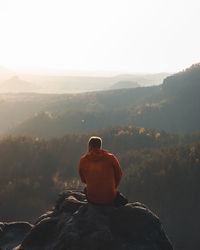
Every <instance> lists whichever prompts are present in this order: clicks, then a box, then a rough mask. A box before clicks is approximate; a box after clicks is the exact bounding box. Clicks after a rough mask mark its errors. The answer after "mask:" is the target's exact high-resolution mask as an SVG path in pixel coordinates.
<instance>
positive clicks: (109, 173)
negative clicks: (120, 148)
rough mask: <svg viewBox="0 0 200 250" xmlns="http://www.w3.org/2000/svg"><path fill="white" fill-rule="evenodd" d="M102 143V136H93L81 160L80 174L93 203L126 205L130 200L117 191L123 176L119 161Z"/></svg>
mask: <svg viewBox="0 0 200 250" xmlns="http://www.w3.org/2000/svg"><path fill="white" fill-rule="evenodd" d="M101 145H102V139H101V138H100V137H95V136H93V137H91V138H90V139H89V142H88V153H87V154H85V155H84V156H83V157H81V159H80V162H79V175H80V178H81V181H82V182H83V183H85V184H86V189H85V192H86V196H87V199H88V201H89V202H90V203H93V204H101V205H105V204H114V205H115V206H121V205H125V204H126V203H127V202H128V200H127V199H126V198H125V197H124V196H123V195H122V194H120V193H119V192H117V186H118V185H119V183H120V180H121V177H122V171H121V168H120V165H119V162H118V160H117V158H116V157H115V156H114V155H113V154H110V153H108V152H107V151H105V150H103V149H101Z"/></svg>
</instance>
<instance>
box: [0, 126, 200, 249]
mask: <svg viewBox="0 0 200 250" xmlns="http://www.w3.org/2000/svg"><path fill="white" fill-rule="evenodd" d="M96 134H97V135H100V136H101V137H102V138H103V147H104V149H107V150H109V151H110V152H111V153H115V155H116V156H117V157H118V159H119V162H120V164H121V168H122V171H123V178H122V181H121V184H120V187H119V189H120V191H122V192H123V193H124V194H125V195H126V196H127V197H128V198H129V200H131V201H140V202H142V203H144V204H146V205H147V206H148V207H149V208H150V209H152V210H154V211H155V212H156V213H157V214H158V215H159V216H160V218H161V221H162V223H163V224H164V225H165V227H166V230H167V232H168V233H169V237H170V239H171V240H172V242H173V244H174V245H175V249H176V250H187V249H191V248H190V246H191V245H192V246H193V248H192V249H195V250H197V249H198V247H199V244H200V240H199V234H198V228H199V206H200V202H199V199H198V197H199V188H200V183H199V178H200V165H199V164H200V143H199V141H200V134H199V133H196V134H193V135H175V134H171V133H168V132H165V131H157V130H155V129H144V128H139V127H138V128H135V127H118V128H112V129H104V130H101V131H96ZM90 135H92V134H83V135H66V136H64V137H60V138H59V137H57V138H56V137H55V138H51V139H48V140H45V139H39V138H37V137H30V136H18V137H12V136H9V137H5V138H2V139H1V140H0V159H1V161H0V221H14V220H15V221H16V220H28V221H32V222H33V221H34V219H36V218H37V217H38V216H39V215H40V214H41V213H42V212H44V211H46V210H47V209H48V208H50V207H51V206H52V205H53V204H52V202H53V201H54V200H55V198H56V197H57V194H58V193H59V192H60V191H61V190H63V189H64V188H79V189H82V188H83V186H82V185H81V183H80V179H79V177H78V162H79V159H80V157H81V155H83V154H84V153H86V151H87V141H88V138H89V136H90ZM13 208H14V212H13ZM191 211H192V213H191Z"/></svg>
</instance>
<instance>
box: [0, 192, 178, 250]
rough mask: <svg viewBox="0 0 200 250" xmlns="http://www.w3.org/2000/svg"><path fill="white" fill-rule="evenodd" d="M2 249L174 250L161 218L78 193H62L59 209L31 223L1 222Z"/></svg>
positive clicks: (143, 208)
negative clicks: (97, 201) (93, 201)
mask: <svg viewBox="0 0 200 250" xmlns="http://www.w3.org/2000/svg"><path fill="white" fill-rule="evenodd" d="M0 249H15V250H173V247H172V245H171V243H170V241H169V240H168V238H167V236H166V234H165V232H164V230H163V228H162V225H161V223H160V220H159V218H158V217H157V216H156V215H155V214H154V213H153V212H151V211H150V210H149V209H148V208H147V207H146V206H145V205H143V204H141V203H139V202H135V203H128V204H126V205H125V206H121V207H119V208H116V207H113V206H97V205H93V204H90V203H88V202H87V201H86V199H85V195H84V194H83V193H82V192H78V191H65V192H63V193H62V194H60V196H59V198H58V200H57V202H56V205H55V207H54V208H53V210H52V211H48V212H47V213H45V214H43V215H42V216H40V217H39V219H38V220H37V221H36V223H35V225H31V224H29V223H27V222H12V223H0Z"/></svg>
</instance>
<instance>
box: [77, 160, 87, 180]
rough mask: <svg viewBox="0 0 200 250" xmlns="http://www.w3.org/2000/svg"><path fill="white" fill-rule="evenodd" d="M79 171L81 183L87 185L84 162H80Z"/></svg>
mask: <svg viewBox="0 0 200 250" xmlns="http://www.w3.org/2000/svg"><path fill="white" fill-rule="evenodd" d="M78 171H79V176H80V178H81V181H82V182H83V183H86V180H85V177H84V174H83V162H82V160H80V162H79V165H78Z"/></svg>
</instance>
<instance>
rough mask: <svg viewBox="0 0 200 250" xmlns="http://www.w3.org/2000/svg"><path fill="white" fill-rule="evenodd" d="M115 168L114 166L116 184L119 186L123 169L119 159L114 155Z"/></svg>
mask: <svg viewBox="0 0 200 250" xmlns="http://www.w3.org/2000/svg"><path fill="white" fill-rule="evenodd" d="M113 168H114V174H115V186H116V187H117V186H118V185H119V183H120V180H121V178H122V170H121V168H120V165H119V161H118V160H117V158H116V157H115V156H114V155H113Z"/></svg>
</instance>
